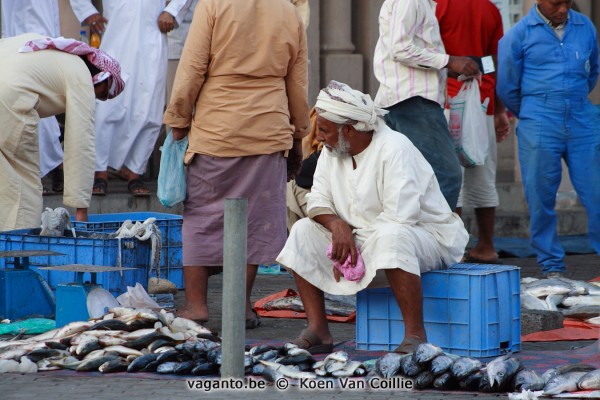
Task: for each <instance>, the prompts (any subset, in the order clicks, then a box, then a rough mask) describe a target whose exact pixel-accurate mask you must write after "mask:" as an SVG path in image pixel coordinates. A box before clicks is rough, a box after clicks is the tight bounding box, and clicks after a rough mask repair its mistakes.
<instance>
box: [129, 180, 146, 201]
mask: <svg viewBox="0 0 600 400" xmlns="http://www.w3.org/2000/svg"><path fill="white" fill-rule="evenodd" d="M127 188H128V189H129V192H131V194H132V195H133V196H134V197H148V196H150V190H149V189H148V188H147V187H146V184H144V181H143V180H142V178H135V179H132V180H130V181H129V183H128V184H127Z"/></svg>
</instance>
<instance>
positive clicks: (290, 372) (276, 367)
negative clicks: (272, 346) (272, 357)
mask: <svg viewBox="0 0 600 400" xmlns="http://www.w3.org/2000/svg"><path fill="white" fill-rule="evenodd" d="M261 363H263V364H264V365H266V366H267V367H269V368H271V369H272V370H273V371H276V372H279V373H281V374H282V375H283V376H285V377H287V378H292V379H314V378H316V377H317V375H316V374H314V373H312V372H301V371H297V370H295V369H293V368H290V367H288V366H286V365H281V364H277V363H273V362H270V361H261Z"/></svg>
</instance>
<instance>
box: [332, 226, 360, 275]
mask: <svg viewBox="0 0 600 400" xmlns="http://www.w3.org/2000/svg"><path fill="white" fill-rule="evenodd" d="M329 227H330V231H331V257H332V259H333V260H335V261H337V262H339V263H340V264H343V263H344V262H345V261H346V259H347V258H348V255H350V257H351V258H350V260H351V261H350V264H351V265H352V266H355V265H356V260H357V258H358V257H357V251H356V243H354V235H352V227H351V226H350V225H348V223H347V222H346V221H344V220H343V219H341V218H337V220H335V221H332V222H331V223H330V224H329Z"/></svg>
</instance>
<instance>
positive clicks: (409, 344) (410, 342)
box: [394, 337, 425, 354]
mask: <svg viewBox="0 0 600 400" xmlns="http://www.w3.org/2000/svg"><path fill="white" fill-rule="evenodd" d="M422 343H425V342H424V341H423V340H422V339H418V338H414V337H407V338H404V340H403V341H402V343H400V346H398V347H396V349H395V350H394V353H398V354H410V353H414V352H415V350H417V347H419V345H420V344H422Z"/></svg>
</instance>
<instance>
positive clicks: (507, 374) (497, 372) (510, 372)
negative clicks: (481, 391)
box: [487, 354, 523, 388]
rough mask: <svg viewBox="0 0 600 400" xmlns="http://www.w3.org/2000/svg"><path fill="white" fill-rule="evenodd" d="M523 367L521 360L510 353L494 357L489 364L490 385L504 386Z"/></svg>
mask: <svg viewBox="0 0 600 400" xmlns="http://www.w3.org/2000/svg"><path fill="white" fill-rule="evenodd" d="M521 368H523V365H522V364H521V361H519V360H518V359H517V358H514V357H512V356H511V355H510V354H507V355H504V356H500V357H497V358H495V359H493V360H492V361H490V362H489V363H488V365H487V375H488V378H489V380H490V386H491V387H492V388H493V387H494V386H498V387H504V385H506V384H508V383H509V382H510V380H511V379H512V377H513V376H515V374H516V373H517V372H518V371H519V370H520V369H521Z"/></svg>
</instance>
